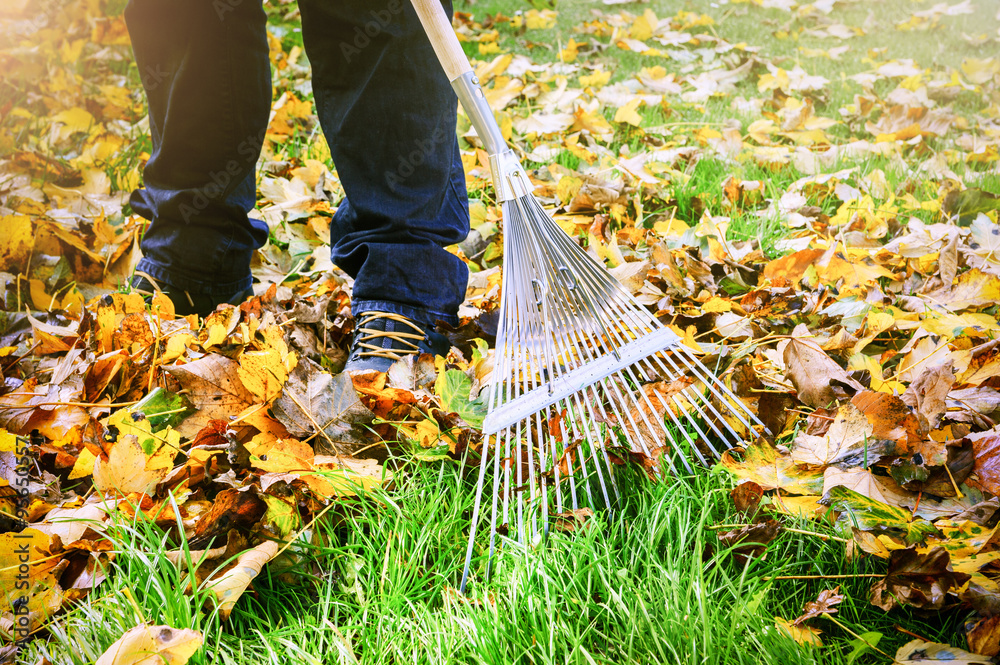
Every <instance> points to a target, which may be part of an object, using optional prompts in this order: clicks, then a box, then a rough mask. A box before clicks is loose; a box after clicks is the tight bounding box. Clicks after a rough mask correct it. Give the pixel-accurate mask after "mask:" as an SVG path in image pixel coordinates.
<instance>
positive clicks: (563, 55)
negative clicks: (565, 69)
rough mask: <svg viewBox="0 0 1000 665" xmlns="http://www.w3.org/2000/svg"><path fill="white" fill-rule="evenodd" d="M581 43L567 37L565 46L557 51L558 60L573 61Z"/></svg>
mask: <svg viewBox="0 0 1000 665" xmlns="http://www.w3.org/2000/svg"><path fill="white" fill-rule="evenodd" d="M580 46H581V44H580V43H579V42H577V41H576V40H575V39H573V38H572V37H570V38H569V44H567V45H566V48H564V49H563V50H561V51H559V61H560V62H573V61H574V60H576V56H577V55H578V54H579V48H580Z"/></svg>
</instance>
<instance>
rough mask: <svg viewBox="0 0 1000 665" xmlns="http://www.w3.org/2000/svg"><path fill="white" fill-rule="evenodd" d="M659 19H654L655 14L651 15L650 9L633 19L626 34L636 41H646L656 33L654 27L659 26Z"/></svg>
mask: <svg viewBox="0 0 1000 665" xmlns="http://www.w3.org/2000/svg"><path fill="white" fill-rule="evenodd" d="M659 22H660V21H659V19H657V18H656V14H654V13H653V10H652V9H647V10H646V11H644V12H643V13H642V16H640V17H638V18H636V19H635V21H633V22H632V26H631V27H630V28H629V31H628V34H629V36H630V37H631V38H632V39H638V40H639V41H646V40H647V39H649V38H650V37H652V36H653V33H654V32H656V26H657V25H658V24H659Z"/></svg>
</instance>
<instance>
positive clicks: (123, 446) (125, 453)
mask: <svg viewBox="0 0 1000 665" xmlns="http://www.w3.org/2000/svg"><path fill="white" fill-rule="evenodd" d="M169 471H170V469H169V468H166V467H163V466H160V465H156V464H155V462H154V463H153V464H150V458H149V457H147V455H146V453H145V452H143V449H142V445H140V443H139V439H138V437H136V435H134V434H128V435H126V436H123V437H121V438H120V439H118V441H117V442H115V444H114V445H113V446H112V447H111V451H110V452H109V453H108V459H107V460H104V459H101V458H97V459H96V460H94V472H93V473H94V487H96V488H97V489H99V490H101V491H102V492H117V493H119V494H122V495H125V494H131V493H133V492H138V493H140V494H147V495H152V493H153V488H155V487H156V484H157V483H159V482H160V481H161V480H163V479H164V478H166V476H167V473H168V472H169Z"/></svg>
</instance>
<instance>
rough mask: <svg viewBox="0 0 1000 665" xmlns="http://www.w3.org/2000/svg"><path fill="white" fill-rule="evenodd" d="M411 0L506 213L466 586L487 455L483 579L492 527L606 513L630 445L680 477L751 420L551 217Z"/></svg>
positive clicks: (434, 11) (540, 531) (450, 34)
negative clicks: (617, 462)
mask: <svg viewBox="0 0 1000 665" xmlns="http://www.w3.org/2000/svg"><path fill="white" fill-rule="evenodd" d="M411 1H412V3H413V6H414V8H415V9H416V11H417V15H418V16H419V17H420V22H421V23H422V24H423V27H424V30H425V31H426V32H427V35H428V37H429V39H430V41H431V44H432V45H433V47H434V51H435V53H436V54H437V57H438V59H439V60H440V61H441V65H442V67H443V68H444V70H445V73H446V74H447V76H448V78H449V80H450V81H451V85H452V87H453V88H454V90H455V92H456V93H457V95H458V98H459V101H461V103H462V107H463V108H464V109H465V112H466V114H467V115H468V116H469V119H470V120H471V121H472V124H473V126H474V127H475V128H476V132H477V134H478V136H479V139H480V140H481V141H482V142H483V145H484V147H485V148H486V150H487V152H488V154H489V161H490V171H491V175H492V177H493V184H494V189H495V190H496V195H497V199H498V201H499V202H500V206H501V212H502V218H503V231H504V235H503V255H504V261H503V268H502V288H501V296H500V324H499V328H498V331H497V338H496V339H497V342H496V351H495V360H494V368H493V374H492V377H491V380H490V386H489V393H488V395H489V397H488V406H489V410H488V412H487V417H486V420H485V422H484V423H483V434H484V437H485V438H486V444H485V446H484V449H483V455H482V461H481V465H480V469H479V482H478V487H477V491H476V499H475V503H474V506H473V512H472V523H471V529H470V534H469V545H468V549H467V552H466V558H465V569H464V571H463V574H462V582H461V585H460V589H461V591H462V592H463V593H464V592H465V586H466V583H467V582H468V578H469V571H470V567H471V562H472V555H473V552H474V548H475V539H476V530H477V528H478V525H479V520H480V517H481V512H482V504H483V494H484V493H485V492H486V487H487V484H488V483H487V474H488V471H489V467H490V465H491V464H492V467H493V470H492V478H493V484H492V490H491V492H490V494H491V495H492V498H491V504H492V511H491V513H490V518H489V519H490V527H489V533H490V541H489V558H488V559H487V565H486V576H487V577H488V576H489V572H490V565H491V564H492V561H493V558H494V557H493V555H494V552H495V549H496V545H497V536H498V535H501V536H502V535H505V534H507V535H510V536H514V535H516V537H517V539H518V540H519V541H520V542H521V543H525V544H528V543H532V542H534V541H535V539H536V537H538V536H544V535H547V534H548V532H549V530H550V528H551V526H552V523H553V522H554V520H555V519H558V518H563V519H573V518H574V517H575V516H578V515H580V512H579V511H581V510H582V509H585V508H590V509H591V510H593V509H595V508H596V509H602V508H604V509H613V508H614V507H615V505H616V503H617V502H618V498H619V489H618V487H617V483H616V481H615V474H614V472H613V470H612V465H613V460H614V457H612V456H615V457H618V456H627V455H628V454H630V453H636V454H640V455H641V456H645V459H646V460H648V461H649V463H650V465H651V466H652V467H653V469H654V470H655V472H657V473H666V472H667V469H666V468H665V467H669V471H671V472H677V467H676V465H675V460H679V461H680V463H681V464H682V465H683V466H684V467H685V468H686V469H687V470H688V471H689V472H690V471H691V465H690V463H689V460H688V457H689V456H693V457H695V458H697V460H698V461H700V462H701V463H703V464H706V463H707V462H708V459H707V457H709V456H715V457H718V455H719V451H718V449H716V448H715V446H714V445H713V443H712V440H713V436H712V435H714V438H715V439H716V440H717V441H719V442H720V443H722V444H723V445H724V446H725V447H726V448H730V447H733V446H734V445H736V444H738V443H739V442H740V440H741V435H740V432H744V433H750V432H752V430H753V425H754V424H755V423H756V424H758V425H760V422H759V421H758V420H757V418H756V417H755V416H754V415H753V413H752V412H751V411H750V410H749V409H748V408H747V406H746V405H745V404H744V403H743V402H742V400H740V399H739V398H738V397H737V396H736V395H735V394H733V392H732V391H731V390H730V389H729V388H728V387H727V386H726V385H725V384H724V383H722V382H721V381H719V380H718V379H717V378H716V377H715V376H714V374H713V373H712V372H710V371H709V370H708V369H707V368H706V367H705V366H704V365H703V364H702V363H701V362H700V361H699V360H698V359H697V358H696V357H695V356H694V355H693V354H692V353H691V352H690V349H689V348H688V347H686V346H685V345H684V344H683V342H682V340H681V338H680V337H679V336H678V335H676V334H675V333H674V332H673V331H671V330H670V329H669V328H667V327H665V326H663V325H662V324H661V323H660V322H659V321H658V320H657V319H656V318H655V317H654V316H653V315H651V314H650V313H649V312H648V311H647V310H646V308H645V307H643V306H642V305H641V304H639V303H638V302H637V301H636V300H635V299H634V298H633V297H632V295H631V294H630V293H629V292H628V291H627V290H626V289H625V288H624V287H623V286H622V285H621V284H620V283H619V282H618V280H616V279H615V278H614V277H613V276H612V275H611V274H610V273H609V272H607V270H606V269H605V268H604V266H602V265H601V264H600V263H598V262H597V261H596V260H594V259H593V258H591V257H590V256H589V255H588V254H587V253H586V252H584V251H583V249H581V248H580V246H579V245H577V243H576V242H574V241H573V240H572V239H571V238H570V237H569V236H568V235H567V234H566V233H565V232H564V231H563V230H562V229H561V228H560V227H559V226H558V225H557V224H556V223H555V222H554V221H553V220H552V219H551V218H550V217H549V215H548V214H547V213H546V212H545V210H544V209H543V208H542V206H541V204H540V203H539V202H538V201H537V200H536V199H535V198H534V196H533V195H532V191H533V190H534V186H533V185H532V184H531V181H530V180H529V178H528V175H527V173H526V172H525V170H524V168H523V167H522V166H521V164H520V162H519V160H518V159H517V157H516V156H515V154H514V152H513V151H512V150H511V149H510V148H509V147H508V146H507V143H506V141H505V140H504V138H503V135H502V134H501V132H500V127H499V126H498V125H497V122H496V120H495V118H494V116H493V112H492V110H491V109H490V107H489V105H488V104H487V102H486V98H485V96H484V94H483V90H482V88H481V87H480V85H479V81H478V79H477V78H476V75H475V73H474V71H473V70H472V66H471V64H470V63H469V60H468V58H466V56H465V53H464V52H463V51H462V47H461V45H460V44H459V41H458V38H457V37H456V36H455V32H454V30H453V29H452V26H451V21H449V20H448V16H447V15H446V13H445V11H444V9H443V8H442V6H441V4H440V0H411ZM761 426H762V425H761ZM709 432H711V435H710V434H709ZM664 461H665V462H666V464H664Z"/></svg>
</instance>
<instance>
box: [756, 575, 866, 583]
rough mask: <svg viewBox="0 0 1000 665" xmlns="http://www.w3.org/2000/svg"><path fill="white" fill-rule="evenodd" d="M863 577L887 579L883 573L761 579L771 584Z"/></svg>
mask: <svg viewBox="0 0 1000 665" xmlns="http://www.w3.org/2000/svg"><path fill="white" fill-rule="evenodd" d="M862 577H885V575H883V574H882V573H857V574H843V575H772V576H768V577H761V578H760V579H762V580H764V581H765V582H770V581H772V580H851V579H860V578H862Z"/></svg>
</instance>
